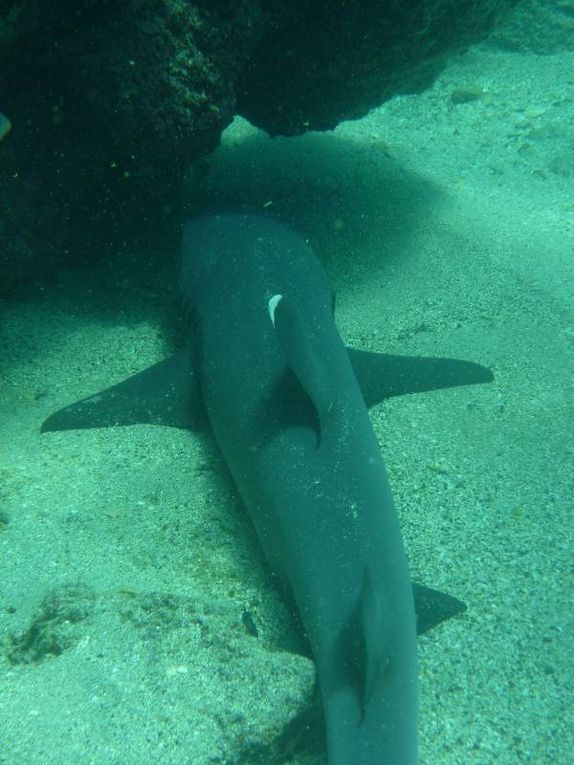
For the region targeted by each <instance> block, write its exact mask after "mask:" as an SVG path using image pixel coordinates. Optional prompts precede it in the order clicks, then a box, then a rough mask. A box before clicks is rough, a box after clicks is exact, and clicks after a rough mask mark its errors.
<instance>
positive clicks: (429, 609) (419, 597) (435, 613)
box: [413, 582, 466, 635]
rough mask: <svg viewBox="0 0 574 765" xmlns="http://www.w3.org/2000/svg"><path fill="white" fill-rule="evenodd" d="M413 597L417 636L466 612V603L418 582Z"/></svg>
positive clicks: (414, 583)
mask: <svg viewBox="0 0 574 765" xmlns="http://www.w3.org/2000/svg"><path fill="white" fill-rule="evenodd" d="M413 597H414V600H415V613H416V617H417V635H422V634H424V633H425V632H428V631H429V630H432V628H433V627H436V626H437V624H440V623H441V622H444V621H446V620H447V619H450V618H451V617H453V616H457V614H461V613H463V612H464V611H466V603H463V602H462V600H458V598H455V597H453V596H452V595H447V593H445V592H439V590H433V589H431V588H430V587H425V586H424V585H422V584H419V583H418V582H413Z"/></svg>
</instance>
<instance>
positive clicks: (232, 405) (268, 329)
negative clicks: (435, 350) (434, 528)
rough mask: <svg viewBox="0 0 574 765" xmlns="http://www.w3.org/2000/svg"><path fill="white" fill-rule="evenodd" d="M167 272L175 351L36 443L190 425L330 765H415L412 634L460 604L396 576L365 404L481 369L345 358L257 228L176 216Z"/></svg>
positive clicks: (305, 250)
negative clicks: (215, 465)
mask: <svg viewBox="0 0 574 765" xmlns="http://www.w3.org/2000/svg"><path fill="white" fill-rule="evenodd" d="M181 262H182V265H181V295H182V301H183V310H184V315H185V327H186V337H187V343H186V346H185V347H184V348H183V349H182V350H180V351H178V352H177V353H176V354H175V355H173V356H171V357H169V358H167V359H164V360H162V361H160V362H158V363H157V364H155V365H154V366H152V367H150V368H148V369H145V370H143V371H142V372H139V373H138V374H136V375H132V376H131V377H129V378H127V379H126V380H124V381H122V382H120V383H118V384H115V385H112V386H111V387H110V388H107V389H106V390H104V391H101V392H99V393H97V394H96V395H92V396H88V397H87V398H84V399H82V400H81V401H78V402H76V403H74V404H71V405H69V406H67V407H64V408H63V409H61V410H59V411H57V412H55V413H54V414H52V415H51V416H50V417H48V419H47V420H46V421H45V422H44V423H43V425H42V431H43V432H49V431H57V430H68V429H74V428H92V427H114V426H118V425H122V426H123V425H130V424H135V423H155V424H159V425H166V426H171V427H182V428H197V427H202V425H204V424H205V423H207V424H208V426H209V427H210V428H211V430H212V431H213V434H214V436H215V439H216V441H217V444H218V446H219V449H220V451H221V454H222V456H223V459H224V461H225V463H226V464H227V466H228V468H229V471H230V473H231V476H232V478H233V480H234V482H235V485H236V487H237V490H238V492H239V494H240V496H241V498H242V501H243V504H244V506H245V508H246V509H247V511H248V514H249V516H250V518H251V520H252V522H253V525H254V527H255V530H256V533H257V536H258V538H259V541H260V543H261V547H262V548H263V551H264V553H265V557H266V559H267V562H268V564H269V567H270V569H271V570H272V571H273V572H274V573H275V574H276V575H277V577H278V578H279V580H280V581H281V582H282V583H283V584H284V589H285V593H286V596H287V597H288V598H289V600H290V602H292V603H293V604H294V607H295V609H296V611H297V613H298V616H299V619H300V622H301V624H302V628H303V630H304V634H305V637H306V640H307V641H308V644H309V647H310V650H311V653H312V656H313V658H314V661H315V664H316V668H317V676H318V683H319V688H320V695H321V700H322V706H323V714H324V721H325V732H326V745H327V757H328V763H329V765H416V762H417V751H418V703H419V701H418V695H419V690H418V663H417V645H416V641H417V632H418V633H419V634H420V633H421V632H424V631H426V630H427V629H430V628H431V627H432V626H434V625H435V624H437V623H439V622H440V621H442V620H444V619H446V618H449V617H450V616H453V615H455V614H457V613H460V612H461V611H462V610H464V608H465V604H463V603H462V602H461V601H459V600H458V599H457V598H454V597H452V596H450V595H447V594H445V593H440V592H438V591H436V590H433V589H431V588H428V587H425V586H423V585H421V584H413V583H412V582H411V577H410V574H409V566H408V563H407V556H406V553H405V546H404V543H403V538H402V534H401V530H400V527H399V521H398V516H397V511H396V509H395V505H394V502H393V497H392V494H391V489H390V485H389V480H388V477H387V473H386V469H385V465H384V462H383V458H382V456H381V452H380V448H379V443H378V441H377V437H376V435H375V432H374V429H373V426H372V423H371V420H370V417H369V412H368V409H369V408H370V407H371V406H374V405H375V404H377V403H379V402H381V401H384V400H385V399H388V398H390V397H392V396H398V395H402V394H410V393H418V392H424V391H430V390H435V389H439V388H447V387H452V386H458V385H472V384H477V383H485V382H490V381H491V380H492V379H493V375H492V373H491V371H490V370H489V369H487V368H486V367H484V366H481V365H479V364H476V363H473V362H470V361H465V360H459V359H439V358H431V357H426V358H425V357H412V356H399V355H391V354H385V353H371V352H367V351H361V350H359V349H350V348H347V347H346V346H345V344H344V342H343V340H342V338H341V335H340V334H339V331H338V329H337V325H336V323H335V318H334V294H333V290H332V289H331V287H330V284H329V281H328V277H327V274H326V272H325V270H324V269H323V267H322V265H321V263H320V261H319V259H318V258H317V256H316V255H315V253H314V251H313V249H312V248H311V246H310V245H309V243H308V242H307V241H306V239H305V238H304V237H302V236H301V235H299V234H298V233H296V232H295V231H294V230H292V229H291V228H289V227H288V226H287V225H285V224H284V223H282V222H281V221H279V220H277V219H275V218H273V217H271V216H266V215H261V214H255V213H247V212H225V213H220V214H211V215H205V216H203V217H198V218H195V219H191V220H189V221H188V222H187V223H186V224H185V227H184V232H183V244H182V260H181Z"/></svg>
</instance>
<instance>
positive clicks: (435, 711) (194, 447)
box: [0, 48, 574, 765]
mask: <svg viewBox="0 0 574 765" xmlns="http://www.w3.org/2000/svg"><path fill="white" fill-rule="evenodd" d="M460 89H462V90H464V91H465V92H469V91H477V90H479V91H480V92H481V94H480V96H479V97H478V98H476V99H475V100H472V101H469V102H466V103H453V98H452V94H453V92H454V91H457V90H459V91H460ZM457 100H460V99H459V98H458V96H455V97H454V101H457ZM463 100H464V99H463ZM573 124H574V55H572V54H561V55H556V56H545V57H538V56H534V55H532V56H530V55H517V54H509V53H503V52H497V51H494V50H489V49H486V48H476V49H473V50H471V51H470V52H469V53H467V54H466V55H464V56H462V57H460V58H459V59H456V60H454V61H453V62H452V63H451V65H450V66H449V67H448V69H447V70H446V71H445V72H444V73H443V75H442V76H441V77H440V78H439V80H438V81H437V82H436V84H435V85H434V87H433V88H432V89H431V90H429V91H428V92H426V93H424V94H421V95H415V96H406V97H401V98H397V99H395V100H393V101H391V102H390V103H387V104H386V105H385V106H384V107H382V108H380V109H378V110H376V111H374V112H373V113H372V114H370V115H369V116H368V117H367V118H365V119H363V120H361V121H357V122H352V123H348V124H344V125H341V126H340V127H339V128H338V129H337V130H336V131H334V132H333V133H330V134H316V135H315V134H311V135H307V136H304V137H301V138H297V139H289V140H286V139H276V140H270V139H268V138H266V137H265V136H264V135H262V134H260V133H258V132H257V131H255V130H253V129H252V128H251V127H250V126H248V125H246V123H244V122H241V121H238V122H236V123H235V124H234V125H233V126H232V128H231V129H230V130H229V131H228V132H227V134H226V136H225V139H224V143H223V146H222V148H221V149H220V150H219V151H218V153H217V154H216V155H215V156H214V157H212V158H209V159H207V160H205V161H203V162H202V163H200V165H199V168H198V169H196V170H194V171H192V173H191V174H190V184H189V187H190V189H191V191H192V192H193V198H194V199H195V200H197V199H198V198H202V197H203V198H204V199H210V200H212V202H213V204H214V206H217V205H222V206H225V205H228V204H235V203H246V204H249V205H252V206H254V207H255V208H259V207H263V206H265V205H266V206H267V209H269V208H270V209H271V210H273V211H275V212H276V213H277V214H278V215H280V216H281V217H283V218H284V219H285V220H287V221H288V222H290V223H291V224H292V225H293V226H294V227H295V228H297V229H298V230H300V231H302V232H303V233H304V234H305V235H306V236H308V238H309V239H310V241H311V242H312V244H313V246H314V247H315V249H316V251H317V252H318V253H319V255H320V257H321V258H322V260H323V262H324V264H325V266H326V268H327V270H328V272H329V274H330V277H331V279H332V281H333V284H334V286H335V288H336V290H337V320H338V323H339V326H340V329H341V332H342V334H343V336H344V337H345V338H346V340H347V341H348V343H349V344H353V345H357V346H360V347H362V348H367V349H371V350H379V351H388V352H398V353H407V354H427V355H450V356H460V357H462V358H467V359H472V360H474V361H478V362H481V363H483V364H486V365H488V366H490V367H491V368H492V369H493V371H494V373H495V375H496V381H495V383H494V384H491V385H489V386H477V387H472V388H461V389H457V390H450V391H441V392H435V393H432V394H426V395H418V396H408V397H405V398H402V399H395V400H392V401H390V402H388V403H387V404H386V405H384V406H379V407H378V408H376V409H375V410H374V411H373V413H372V419H373V424H374V427H375V429H376V433H377V436H378V438H379V440H380V444H381V449H382V451H383V454H384V457H385V460H386V462H387V465H388V470H389V474H390V478H391V482H392V486H393V491H394V494H395V498H396V503H397V506H398V510H399V513H400V519H401V524H402V528H403V530H404V536H405V540H406V544H407V548H408V553H409V558H410V564H411V568H412V572H413V576H414V577H415V578H417V579H419V580H421V581H423V582H425V583H427V584H429V585H432V586H434V587H437V588H440V589H443V590H446V591H448V592H451V593H452V594H455V595H457V596H458V597H460V598H462V599H463V600H465V602H466V603H467V604H468V611H467V613H466V614H465V615H463V616H461V617H458V618H456V619H454V620H451V621H450V622H448V623H446V624H443V625H441V627H439V628H437V629H436V630H435V631H434V632H432V633H431V634H429V635H427V636H424V637H423V638H421V639H420V641H419V645H420V664H421V667H420V677H421V717H420V763H421V765H423V764H424V765H491V764H494V763H496V765H518V764H520V763H534V764H535V765H546V764H550V763H552V765H569V763H572V762H574V696H573V693H572V690H573V662H572V635H573V634H574V617H573V608H572V606H573V604H572V600H573V592H574V579H573V550H574V540H573V536H574V533H573V531H574V528H573V527H574V521H573V512H574V501H573V500H574V496H573V476H574V472H573V464H572V463H573V460H572V455H573V450H574V442H573V439H572V431H573V428H574V421H573V409H572V404H573V397H572V372H573V364H572V344H573V341H574V326H573V317H574V289H573V262H572V260H573V255H574V133H573V132H572V125H573ZM194 204H195V202H194ZM190 208H193V204H190ZM132 255H133V257H132V258H131V259H130V258H127V260H126V261H125V262H123V263H121V264H119V265H118V264H117V263H116V265H115V268H116V269H117V270H116V271H114V270H113V268H112V266H110V265H108V266H102V267H98V268H95V269H94V270H93V271H91V270H89V269H83V270H80V269H76V270H73V271H70V272H62V273H61V274H60V275H59V276H58V278H57V279H56V280H55V283H54V284H52V285H49V286H44V287H38V288H36V289H33V290H30V289H27V290H26V291H23V293H22V295H21V296H19V297H17V298H16V299H14V300H11V301H10V302H6V303H4V304H3V305H2V312H1V361H0V364H1V378H0V417H1V422H2V427H1V434H0V438H1V443H0V448H1V452H0V460H1V461H0V502H1V507H0V550H1V554H0V629H1V632H0V636H1V637H0V665H1V667H0V763H2V765H50V763H58V764H59V765H136V763H137V764H138V765H139V763H142V762H154V763H157V764H158V765H172V764H173V765H175V764H176V763H177V765H183V764H186V765H204V764H207V763H226V764H228V765H231V764H235V763H242V764H243V765H246V764H247V763H268V764H269V765H275V763H279V762H289V763H291V765H295V764H296V763H297V764H298V765H303V763H305V765H311V764H312V763H313V764H314V763H324V762H325V760H324V758H323V755H322V754H321V753H320V752H321V748H320V730H321V723H320V720H319V721H317V717H316V714H315V716H314V713H313V710H312V700H313V687H314V680H315V678H314V669H313V664H312V662H311V661H310V660H309V659H308V658H305V657H303V656H301V655H298V654H297V653H294V652H293V651H290V650H289V644H290V643H293V641H294V638H293V627H292V625H291V622H290V620H289V617H288V614H287V611H286V608H285V606H284V605H283V603H282V600H281V598H280V596H279V594H278V591H277V589H276V588H275V586H274V583H273V581H272V580H271V579H270V578H269V576H268V575H267V573H266V569H265V567H264V565H263V561H262V558H261V554H260V552H259V548H258V547H257V544H256V542H255V540H254V538H253V532H252V530H251V527H250V526H249V523H248V522H247V521H246V520H245V517H244V513H243V510H242V508H241V505H240V503H239V501H238V499H237V497H236V495H235V493H234V491H233V488H232V486H231V484H230V483H229V481H228V479H227V478H226V477H225V474H224V473H223V471H222V467H221V463H220V461H219V457H218V454H217V451H216V448H215V446H214V444H213V441H212V440H211V438H210V437H209V435H208V434H201V433H199V434H198V433H189V432H181V431H175V430H171V429H168V428H161V427H153V426H144V425H140V426H133V427H127V428H115V429H109V430H91V431H84V432H68V433H62V434H49V435H44V436H41V435H40V432H39V426H40V424H41V422H42V420H43V419H44V418H45V417H46V416H47V415H48V414H50V413H51V412H52V411H54V410H55V409H57V408H59V407H61V406H64V405H65V404H68V403H70V402H71V401H74V400H76V399H78V398H80V397H82V396H84V395H88V394H90V393H92V392H95V391H98V390H99V389H101V388H103V387H105V386H107V385H110V384H112V383H115V382H117V381H119V380H121V379H123V378H124V377H125V376H127V375H128V374H131V373H133V372H135V371H137V370H139V369H141V368H143V367H145V366H146V365H148V364H150V363H152V362H154V361H156V360H158V359H160V358H161V357H162V356H164V355H166V354H168V353H169V352H170V350H171V345H172V338H171V337H170V331H169V329H168V328H169V321H168V319H169V317H170V315H172V314H173V313H174V302H175V300H174V292H175V282H173V283H172V280H173V279H174V275H173V274H174V273H175V271H174V272H173V273H172V272H171V271H170V269H161V268H157V269H156V268H155V267H154V266H153V264H152V265H151V266H150V265H149V264H147V265H146V266H145V267H144V264H139V263H138V261H137V253H133V254H132ZM174 257H175V256H174V253H173V252H168V251H166V252H165V253H158V262H159V261H161V260H163V261H165V262H168V261H169V262H171V260H172V259H174ZM156 272H157V273H156ZM254 625H255V627H256V629H257V636H255V635H254V634H252V633H253V632H254V629H253V626H254ZM306 729H308V730H309V731H310V733H309V735H308V739H312V738H314V739H315V740H316V743H315V751H314V750H313V747H312V746H309V745H307V746H306V747H305V741H304V742H303V744H301V745H300V746H299V749H297V750H296V751H295V752H294V753H293V754H292V756H291V757H290V759H289V758H287V759H284V758H283V759H282V754H285V752H288V751H289V744H290V743H293V742H294V741H295V740H296V735H297V733H296V732H297V731H300V730H303V731H305V730H306ZM317 732H319V734H317ZM317 752H319V753H317Z"/></svg>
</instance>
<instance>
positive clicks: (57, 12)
mask: <svg viewBox="0 0 574 765" xmlns="http://www.w3.org/2000/svg"><path fill="white" fill-rule="evenodd" d="M515 2H516V0H498V1H497V2H495V1H494V0H475V2H473V3H472V4H471V7H470V9H469V4H468V3H467V2H465V1H464V0H457V2H452V0H410V2H406V3H405V2H404V0H392V1H391V2H385V3H381V2H379V1H378V0H370V2H367V1H366V0H363V1H362V2H358V0H357V1H356V2H348V1H347V2H343V0H330V1H328V0H294V2H291V3H281V2H279V0H212V1H211V2H207V0H196V2H184V0H126V2H123V3H99V2H96V0H82V1H81V2H71V0H63V1H62V2H59V3H50V2H48V0H36V1H35V2H33V1H32V0H12V2H8V3H6V2H5V3H4V6H3V7H4V11H3V12H2V16H1V18H0V72H1V80H0V107H1V108H2V111H5V113H6V114H8V115H9V116H10V120H11V123H12V130H11V131H10V133H9V134H5V136H4V138H3V140H2V142H1V144H0V173H1V174H0V210H1V212H0V290H1V291H3V292H7V291H9V290H10V289H13V288H15V287H16V286H17V285H18V284H19V283H21V282H22V280H25V279H35V278H45V277H46V275H50V274H52V275H54V276H56V275H57V267H58V265H59V264H60V263H63V262H67V263H71V262H78V261H80V262H81V261H91V260H92V259H94V258H98V257H102V256H104V255H105V254H106V253H107V252H109V251H110V250H113V251H114V252H116V253H117V252H118V251H121V249H122V247H123V246H124V245H123V243H125V242H127V243H128V244H129V247H130V249H131V250H137V249H141V250H142V252H143V251H144V250H145V248H146V247H149V246H150V244H149V243H150V239H152V238H153V232H154V231H156V230H161V231H162V232H164V231H165V230H169V231H171V232H172V237H173V238H172V240H171V241H168V242H163V247H164V248H165V247H166V246H167V247H168V248H169V247H171V246H173V247H175V246H176V242H177V237H178V232H177V227H176V226H175V224H174V225H170V226H166V225H163V224H164V223H165V222H166V221H170V222H172V223H174V222H175V220H179V219H180V215H179V210H178V204H179V197H180V195H179V191H180V184H181V181H182V178H183V174H184V171H185V168H186V165H188V164H189V163H190V162H191V161H193V160H195V159H197V158H199V157H201V156H203V155H205V154H207V153H209V152H210V151H212V150H213V149H214V148H215V147H216V146H217V145H218V143H219V140H220V136H221V133H222V131H223V130H224V129H225V127H226V126H227V125H228V124H229V123H230V122H231V120H232V119H233V117H234V115H235V114H238V113H239V114H242V115H244V116H246V117H247V118H248V119H250V120H251V121H253V122H254V123H255V124H257V125H259V126H261V127H263V128H264V129H265V130H267V131H268V132H269V133H271V134H277V133H281V134H285V135H293V134H296V133H301V132H304V131H305V130H308V129H318V130H324V129H329V128H332V127H334V126H335V125H336V124H337V123H338V122H339V121H340V120H343V119H348V118H352V117H359V116H361V115H363V114H365V113H366V112H367V111H368V110H369V109H370V108H372V107H374V106H376V105H378V104H380V103H382V102H383V101H384V100H385V99H387V98H389V97H390V96H392V95H393V94H395V93H400V92H406V91H414V90H420V89H422V88H424V87H426V86H427V85H428V84H429V83H430V82H431V81H432V79H433V77H434V76H435V75H436V73H437V72H438V71H439V70H440V68H441V67H442V65H443V64H444V62H445V59H446V57H447V56H448V55H449V54H450V53H452V52H455V51H460V50H462V49H463V48H464V47H465V46H467V45H469V44H470V43H472V42H474V41H476V40H478V39H481V38H482V37H484V36H485V35H486V34H487V33H488V32H489V31H490V30H491V29H492V27H493V25H494V23H495V22H496V20H497V19H498V17H499V15H500V14H501V13H502V12H503V11H505V10H507V9H508V8H510V7H512V6H513V5H514V4H515ZM142 257H143V255H142Z"/></svg>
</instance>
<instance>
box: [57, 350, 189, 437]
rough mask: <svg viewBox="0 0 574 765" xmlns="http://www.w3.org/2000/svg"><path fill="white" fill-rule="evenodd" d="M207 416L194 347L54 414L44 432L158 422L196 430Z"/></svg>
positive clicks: (158, 423)
mask: <svg viewBox="0 0 574 765" xmlns="http://www.w3.org/2000/svg"><path fill="white" fill-rule="evenodd" d="M203 421H204V411H203V401H202V397H201V391H200V388H199V380H198V376H197V374H196V372H195V370H194V365H193V362H192V355H191V353H190V352H189V351H187V350H185V351H179V352H178V353H176V354H174V355H173V356H170V357H169V358H167V359H164V360H163V361H160V362H159V363H158V364H154V365H153V366H151V367H148V368H147V369H144V370H143V372H138V373H137V374H135V375H132V377H128V378H127V379H126V380H124V381H123V382H121V383H118V384H117V385H113V386H112V387H111V388H106V389H105V390H103V391H100V392H99V393H96V394H95V395H93V396H88V397H87V398H84V399H82V400H81V401H77V402H76V403H75V404H71V405H70V406H66V407H64V409H60V410H59V411H58V412H54V414H52V415H50V417H48V419H47V420H45V421H44V423H43V424H42V433H46V432H49V431H54V430H78V429H83V428H105V427H112V426H114V425H135V424H137V423H153V424H157V425H170V426H172V427H175V428H191V429H195V428H198V427H200V426H201V424H202V423H203Z"/></svg>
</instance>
